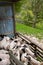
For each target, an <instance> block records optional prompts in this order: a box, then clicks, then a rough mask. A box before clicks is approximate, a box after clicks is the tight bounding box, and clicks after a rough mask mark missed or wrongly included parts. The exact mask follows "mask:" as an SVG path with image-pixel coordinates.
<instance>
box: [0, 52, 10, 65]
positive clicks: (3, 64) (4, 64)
mask: <svg viewBox="0 0 43 65" xmlns="http://www.w3.org/2000/svg"><path fill="white" fill-rule="evenodd" d="M9 64H10V56H9V55H8V54H2V53H0V65H9Z"/></svg>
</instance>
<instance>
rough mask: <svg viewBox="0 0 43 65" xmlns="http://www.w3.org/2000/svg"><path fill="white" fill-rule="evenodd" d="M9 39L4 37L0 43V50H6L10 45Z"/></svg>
mask: <svg viewBox="0 0 43 65" xmlns="http://www.w3.org/2000/svg"><path fill="white" fill-rule="evenodd" d="M9 40H10V38H9V37H4V38H3V40H2V41H0V48H4V49H7V48H8V46H9V43H10V41H9Z"/></svg>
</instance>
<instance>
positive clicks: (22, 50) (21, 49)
mask: <svg viewBox="0 0 43 65" xmlns="http://www.w3.org/2000/svg"><path fill="white" fill-rule="evenodd" d="M20 52H21V53H25V52H26V53H28V54H30V55H31V56H32V57H35V55H34V53H33V52H32V51H31V50H30V49H29V47H27V46H26V45H24V46H23V45H22V46H21V48H20Z"/></svg>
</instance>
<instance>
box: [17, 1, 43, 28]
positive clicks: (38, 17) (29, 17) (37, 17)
mask: <svg viewBox="0 0 43 65" xmlns="http://www.w3.org/2000/svg"><path fill="white" fill-rule="evenodd" d="M16 12H17V13H16V20H18V21H19V22H21V21H22V23H24V24H26V25H28V26H32V27H36V26H37V28H38V26H39V25H38V24H39V22H40V23H41V22H42V23H43V0H21V1H19V2H17V3H16ZM40 27H42V26H40Z"/></svg>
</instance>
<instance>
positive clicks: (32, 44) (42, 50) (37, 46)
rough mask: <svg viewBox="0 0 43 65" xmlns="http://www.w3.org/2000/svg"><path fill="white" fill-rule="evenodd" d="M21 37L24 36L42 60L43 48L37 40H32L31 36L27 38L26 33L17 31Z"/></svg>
mask: <svg viewBox="0 0 43 65" xmlns="http://www.w3.org/2000/svg"><path fill="white" fill-rule="evenodd" d="M16 34H17V35H18V36H19V37H20V38H22V39H23V40H24V41H26V43H28V45H30V47H31V49H32V51H33V52H34V53H35V56H36V57H39V58H40V59H41V61H43V48H41V47H40V46H39V45H37V42H34V41H32V40H31V39H30V38H27V37H26V36H25V35H23V34H21V33H19V32H18V33H16Z"/></svg>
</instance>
